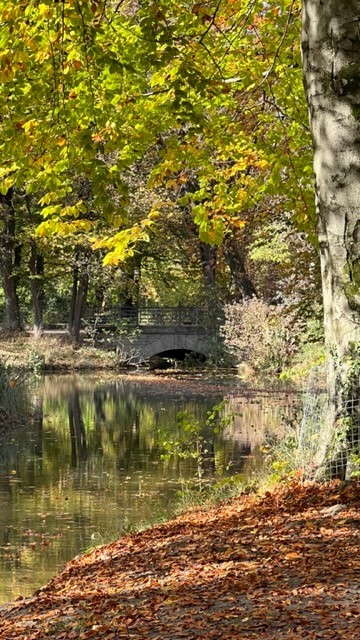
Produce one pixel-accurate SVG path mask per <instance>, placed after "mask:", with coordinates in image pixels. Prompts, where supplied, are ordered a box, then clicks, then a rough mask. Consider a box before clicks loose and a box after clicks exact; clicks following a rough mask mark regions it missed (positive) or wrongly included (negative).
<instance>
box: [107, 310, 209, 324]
mask: <svg viewBox="0 0 360 640" xmlns="http://www.w3.org/2000/svg"><path fill="white" fill-rule="evenodd" d="M114 316H117V317H118V318H119V319H120V320H127V322H128V323H129V324H131V325H135V326H139V327H141V326H153V327H179V326H196V327H198V326H201V325H203V324H204V320H205V310H204V309H201V308H200V307H120V308H119V309H118V310H117V312H115V314H114Z"/></svg>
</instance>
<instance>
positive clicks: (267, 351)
mask: <svg viewBox="0 0 360 640" xmlns="http://www.w3.org/2000/svg"><path fill="white" fill-rule="evenodd" d="M291 320H292V318H289V316H287V318H285V316H284V314H283V307H282V306H281V305H278V306H275V305H269V304H267V303H266V302H264V301H263V300H261V299H258V298H251V299H250V300H245V301H244V302H242V303H235V304H228V305H226V307H225V324H224V325H223V326H222V328H221V334H222V335H223V337H224V339H225V344H226V345H227V346H228V348H229V349H230V351H231V352H232V353H234V354H235V355H236V357H237V359H238V361H239V362H240V361H243V362H244V361H245V362H246V363H247V364H249V365H250V366H251V367H252V368H253V369H254V370H255V371H260V372H263V373H279V372H280V371H282V369H283V368H284V367H285V366H287V365H288V363H289V361H290V358H291V356H292V355H293V353H294V352H295V350H296V338H295V334H294V331H293V330H292V329H291V326H290V324H291Z"/></svg>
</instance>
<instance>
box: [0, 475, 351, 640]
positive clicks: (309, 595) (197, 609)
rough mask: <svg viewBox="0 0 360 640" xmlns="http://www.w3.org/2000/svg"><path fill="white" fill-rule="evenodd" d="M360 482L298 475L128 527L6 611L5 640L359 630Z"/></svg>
mask: <svg viewBox="0 0 360 640" xmlns="http://www.w3.org/2000/svg"><path fill="white" fill-rule="evenodd" d="M359 524H360V485H359V483H351V484H346V485H343V486H342V485H340V484H339V483H336V482H333V483H330V484H327V485H322V486H319V485H315V484H310V483H309V484H306V485H302V484H298V483H296V482H293V483H292V484H290V485H288V486H285V487H277V488H276V489H275V490H273V491H272V492H267V493H266V494H265V495H264V496H258V495H248V496H242V497H239V498H236V499H233V500H231V501H230V502H227V503H223V504H220V505H217V506H215V507H211V508H202V509H198V510H194V511H191V512H189V513H186V514H185V515H182V516H179V517H178V518H176V519H175V520H172V521H170V522H167V523H165V524H161V525H156V526H154V527H152V528H150V529H147V530H145V531H143V532H141V533H138V534H133V535H128V536H125V537H123V538H121V539H120V540H118V541H116V542H113V543H111V544H108V545H106V546H103V547H100V548H97V549H95V550H94V551H92V552H91V553H89V554H86V555H83V556H80V557H77V558H75V559H74V560H72V561H71V562H69V563H68V564H67V565H66V566H65V568H64V570H63V572H62V573H60V574H59V575H58V576H56V577H55V578H54V579H53V580H51V581H50V583H49V584H48V585H47V586H45V587H44V588H42V589H40V590H39V591H38V592H37V593H36V594H35V595H34V596H33V597H32V598H27V599H23V600H21V599H20V600H17V601H16V602H15V603H13V604H11V605H8V606H6V607H4V608H3V609H2V611H1V612H0V639H1V640H15V639H16V640H18V639H22V640H25V639H26V640H44V639H45V638H47V639H52V640H71V639H75V638H76V639H77V638H78V639H79V640H85V639H90V638H94V639H95V638H96V639H97V640H115V639H116V640H125V639H127V640H128V639H130V638H136V639H137V640H145V639H154V640H155V638H156V639H157V640H163V639H164V640H165V639H166V640H167V639H168V638H169V637H173V638H179V639H180V638H181V639H186V638H188V639H189V640H190V639H191V640H194V639H195V638H212V639H221V640H235V638H236V639H237V640H239V639H241V640H245V639H255V638H256V639H257V640H275V639H276V640H282V639H284V640H285V638H286V639H287V640H288V639H290V640H291V639H293V640H295V639H296V640H297V639H302V638H304V639H305V638H306V639H307V640H309V639H310V640H315V639H318V638H322V639H327V640H338V639H339V640H340V638H342V639H345V640H350V639H351V640H353V639H354V638H355V637H357V632H358V629H359V580H360V579H359V576H360V559H359V553H358V550H359V542H360V533H359Z"/></svg>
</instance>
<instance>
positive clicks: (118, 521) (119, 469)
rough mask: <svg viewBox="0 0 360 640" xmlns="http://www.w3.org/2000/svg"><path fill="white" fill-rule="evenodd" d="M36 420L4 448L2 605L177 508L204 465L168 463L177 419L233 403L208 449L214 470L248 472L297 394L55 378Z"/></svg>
mask: <svg viewBox="0 0 360 640" xmlns="http://www.w3.org/2000/svg"><path fill="white" fill-rule="evenodd" d="M28 393H29V394H30V396H31V401H32V404H33V406H34V407H35V414H36V417H35V418H34V419H33V420H32V421H31V422H30V423H29V424H28V425H27V426H26V427H24V428H23V429H21V430H17V431H16V433H13V434H10V435H9V436H7V438H5V440H4V441H3V442H2V443H0V603H4V602H7V601H9V600H12V599H14V598H16V597H17V596H19V595H29V594H31V593H32V592H33V591H34V590H35V589H37V588H38V587H40V586H41V585H43V584H45V583H46V582H47V581H48V580H49V579H50V578H51V576H53V575H54V574H55V573H56V572H57V571H58V569H59V568H61V567H62V566H63V564H64V563H65V562H66V561H67V560H69V559H71V558H72V557H74V556H75V555H77V554H79V553H81V552H83V551H85V550H86V549H87V548H89V547H92V546H95V545H98V544H101V543H102V542H106V541H109V540H110V539H113V538H115V537H118V536H119V535H121V533H124V532H125V531H126V530H129V529H130V528H131V526H134V525H137V524H139V523H142V522H144V523H145V522H146V521H149V520H150V519H154V517H156V515H157V514H159V515H160V514H164V512H165V513H166V510H167V509H168V510H169V509H171V506H172V504H174V501H175V499H176V493H177V492H178V491H179V488H180V487H181V485H182V484H184V482H186V481H187V480H190V479H192V478H194V477H195V476H196V471H197V466H196V461H195V460H194V459H181V458H179V457H176V456H170V457H168V458H165V459H164V457H162V454H163V453H164V442H165V441H166V442H171V441H173V440H174V439H176V438H177V437H178V433H179V425H178V421H177V414H178V412H179V411H186V412H187V414H188V415H190V416H191V419H192V421H195V420H198V421H199V422H200V423H201V424H202V423H204V421H205V420H206V415H207V412H208V411H209V410H210V409H211V408H212V407H213V406H214V405H215V404H217V403H219V402H220V401H221V400H223V399H224V398H228V404H227V408H226V411H227V412H228V413H232V414H236V415H235V416H234V418H233V420H232V421H231V422H230V424H229V425H228V426H227V427H226V428H225V430H224V431H223V432H222V433H221V434H219V435H218V436H216V437H215V439H213V440H212V441H211V443H210V445H209V446H211V451H212V457H211V459H209V461H207V465H206V469H205V474H207V475H208V476H209V477H210V476H212V477H215V478H216V477H217V478H221V477H223V476H226V475H232V474H237V473H242V474H245V475H246V474H249V473H251V469H254V468H256V467H257V466H259V465H261V454H260V447H261V444H262V442H263V440H264V437H265V435H266V434H271V433H276V432H279V431H280V432H281V430H282V429H283V418H282V416H284V415H285V416H288V417H289V416H291V414H292V411H293V410H294V406H295V405H296V396H294V395H292V394H286V393H283V392H282V393H265V392H258V393H253V392H244V391H240V390H239V392H238V393H237V392H236V391H235V393H234V388H232V390H231V392H229V390H228V389H227V388H226V387H221V386H220V385H215V384H205V383H203V382H202V381H201V380H192V381H189V380H185V381H184V380H173V381H170V380H161V381H156V382H151V381H150V380H145V381H144V380H143V381H141V380H137V379H136V378H135V379H133V378H129V377H124V378H118V379H116V380H114V381H109V380H103V381H101V380H99V379H98V378H97V379H96V378H94V377H91V376H83V375H82V376H47V377H46V378H45V379H44V380H42V381H41V382H38V383H36V384H34V385H32V386H31V387H29V390H28Z"/></svg>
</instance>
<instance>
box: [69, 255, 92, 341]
mask: <svg viewBox="0 0 360 640" xmlns="http://www.w3.org/2000/svg"><path fill="white" fill-rule="evenodd" d="M88 288H89V273H88V255H87V253H86V252H84V251H83V250H81V248H78V249H77V250H76V251H75V254H74V266H73V288H72V297H71V307H70V318H69V333H70V335H71V337H72V339H73V341H74V342H75V343H78V342H79V341H80V329H81V320H82V318H83V317H84V312H85V307H86V301H87V294H88Z"/></svg>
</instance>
